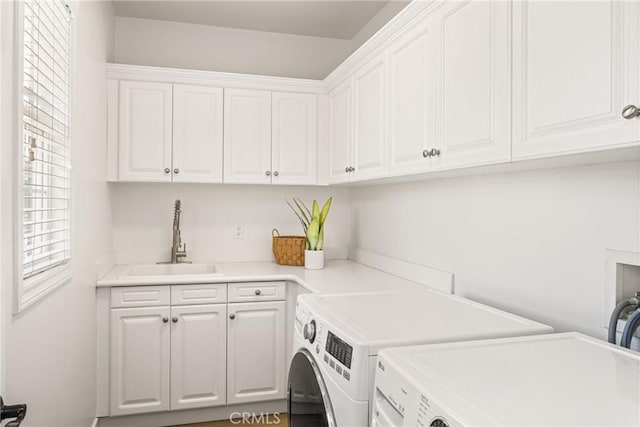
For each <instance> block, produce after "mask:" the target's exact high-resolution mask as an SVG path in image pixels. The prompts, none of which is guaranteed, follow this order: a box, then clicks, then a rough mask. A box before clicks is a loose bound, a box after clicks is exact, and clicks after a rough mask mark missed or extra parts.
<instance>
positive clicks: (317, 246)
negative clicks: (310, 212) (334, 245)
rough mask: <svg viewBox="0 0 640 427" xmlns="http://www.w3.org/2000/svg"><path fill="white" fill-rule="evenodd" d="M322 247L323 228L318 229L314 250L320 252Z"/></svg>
mask: <svg viewBox="0 0 640 427" xmlns="http://www.w3.org/2000/svg"><path fill="white" fill-rule="evenodd" d="M323 246H324V227H320V233H318V244H317V245H316V249H317V250H319V251H321V250H322V248H323Z"/></svg>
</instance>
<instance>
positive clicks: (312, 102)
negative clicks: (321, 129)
mask: <svg viewBox="0 0 640 427" xmlns="http://www.w3.org/2000/svg"><path fill="white" fill-rule="evenodd" d="M316 98H317V97H316V95H314V94H303V93H285V92H274V93H272V95H271V100H272V116H273V122H272V137H271V144H272V154H271V155H272V159H271V165H272V167H271V169H272V182H273V183H274V184H315V183H316V151H317V150H316V140H317V100H316Z"/></svg>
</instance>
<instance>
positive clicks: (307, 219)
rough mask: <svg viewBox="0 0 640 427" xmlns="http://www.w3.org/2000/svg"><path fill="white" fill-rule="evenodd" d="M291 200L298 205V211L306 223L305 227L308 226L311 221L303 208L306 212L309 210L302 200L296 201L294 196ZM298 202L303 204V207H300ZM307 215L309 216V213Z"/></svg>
mask: <svg viewBox="0 0 640 427" xmlns="http://www.w3.org/2000/svg"><path fill="white" fill-rule="evenodd" d="M293 202H294V203H295V204H296V206H297V207H298V210H299V211H300V213H301V214H302V216H303V217H304V221H305V223H306V224H307V227H308V226H309V223H310V222H311V221H310V219H309V217H308V216H307V214H306V213H305V212H304V210H305V209H306V210H307V212H308V211H309V209H307V207H306V206H304V203H302V202H298V200H296V198H295V197H294V198H293ZM300 204H302V206H304V209H302V207H301V206H300ZM309 216H311V214H309Z"/></svg>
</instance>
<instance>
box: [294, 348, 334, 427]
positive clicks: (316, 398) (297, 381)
mask: <svg viewBox="0 0 640 427" xmlns="http://www.w3.org/2000/svg"><path fill="white" fill-rule="evenodd" d="M287 406H288V409H289V427H302V426H304V427H336V419H335V417H334V415H333V407H332V406H331V400H330V399H329V393H328V392H327V387H326V385H325V383H324V380H323V379H322V374H321V373H320V369H319V368H318V364H317V363H316V361H315V360H314V359H313V356H312V355H311V353H309V351H308V350H306V349H304V348H303V349H300V350H299V351H298V352H297V353H296V354H295V356H293V360H292V361H291V367H290V369H289V393H288V401H287Z"/></svg>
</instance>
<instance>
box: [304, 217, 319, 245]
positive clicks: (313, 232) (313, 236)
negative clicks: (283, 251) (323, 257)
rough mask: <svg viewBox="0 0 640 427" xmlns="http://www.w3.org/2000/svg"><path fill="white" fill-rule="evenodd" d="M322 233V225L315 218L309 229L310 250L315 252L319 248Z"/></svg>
mask: <svg viewBox="0 0 640 427" xmlns="http://www.w3.org/2000/svg"><path fill="white" fill-rule="evenodd" d="M319 233H320V223H319V222H318V220H317V219H315V218H313V220H312V221H311V224H309V228H307V241H308V242H309V250H312V251H315V250H317V248H318V237H319V236H318V234H319Z"/></svg>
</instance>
